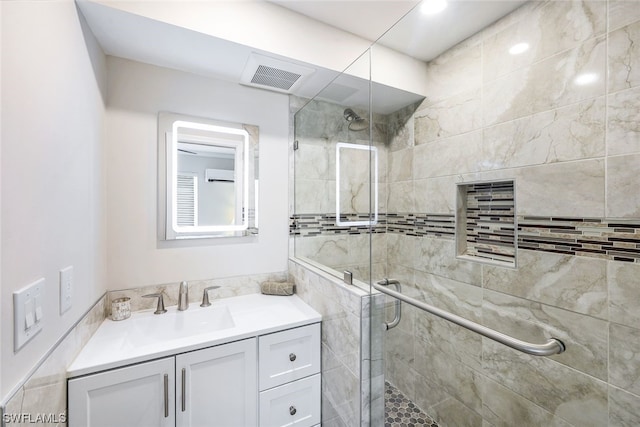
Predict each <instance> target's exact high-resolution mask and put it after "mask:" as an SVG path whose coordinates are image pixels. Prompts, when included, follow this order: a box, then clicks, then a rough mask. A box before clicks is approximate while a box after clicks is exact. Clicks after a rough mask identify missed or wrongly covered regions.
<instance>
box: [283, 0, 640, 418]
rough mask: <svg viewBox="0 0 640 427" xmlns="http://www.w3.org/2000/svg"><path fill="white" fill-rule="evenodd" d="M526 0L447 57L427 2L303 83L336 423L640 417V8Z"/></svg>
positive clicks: (302, 252)
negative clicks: (330, 70)
mask: <svg viewBox="0 0 640 427" xmlns="http://www.w3.org/2000/svg"><path fill="white" fill-rule="evenodd" d="M455 3H456V5H455V7H456V8H464V7H465V3H467V2H464V1H459V2H455ZM470 3H475V4H476V5H478V4H480V5H481V8H482V7H483V6H486V7H487V8H489V6H491V5H492V4H495V3H505V2H485V3H486V4H484V3H483V2H482V1H480V2H479V1H475V2H470ZM506 3H509V2H506ZM512 6H513V7H511V10H509V11H505V13H506V15H504V16H502V17H501V18H499V19H497V20H495V21H492V22H490V23H488V24H487V25H483V27H482V28H478V29H477V31H476V32H475V33H474V34H471V35H468V36H467V37H466V38H464V39H463V40H458V41H455V42H453V43H452V45H451V46H450V47H449V48H448V49H446V50H445V51H443V52H439V53H437V54H434V56H433V57H430V58H424V57H418V56H420V55H421V54H419V53H417V52H418V50H419V49H418V47H419V46H420V45H423V44H429V43H430V40H429V39H424V38H421V37H423V28H422V27H421V26H420V25H422V24H421V23H420V22H421V21H420V20H423V19H425V18H424V17H422V16H420V12H419V8H418V7H417V8H416V9H414V10H413V11H412V12H410V13H409V14H408V15H406V16H405V17H404V18H403V19H402V20H401V21H399V22H398V23H397V24H396V25H395V26H394V27H393V28H391V29H390V30H389V31H388V32H387V33H385V35H384V36H383V37H382V38H381V39H380V40H378V42H377V43H376V44H374V45H373V46H372V47H371V49H369V50H368V51H367V52H365V53H364V54H363V55H362V56H361V57H360V58H358V59H357V60H356V61H355V62H354V63H353V64H352V66H351V67H349V69H347V70H345V72H344V73H342V74H341V75H340V76H339V77H338V78H337V79H336V80H334V81H333V82H332V83H331V84H330V85H329V86H327V87H326V88H325V89H324V90H323V91H322V92H320V93H319V94H318V95H317V96H316V97H315V98H314V99H313V100H301V99H296V100H293V102H292V106H293V107H294V108H293V109H294V110H295V120H294V135H295V137H294V140H295V142H294V143H293V145H294V151H293V162H294V172H293V177H294V179H293V183H294V190H293V192H294V197H293V200H294V206H293V212H292V217H291V235H292V241H293V247H294V250H293V254H294V256H295V258H296V259H299V260H302V261H303V262H304V263H305V265H308V266H309V267H308V268H309V269H311V270H313V271H320V272H321V273H318V274H324V275H326V276H327V277H334V278H336V279H333V281H332V282H327V283H332V284H333V286H334V289H332V290H331V291H329V290H326V289H325V288H322V289H319V290H318V291H317V292H318V294H321V293H326V294H330V292H336V294H337V295H338V296H337V297H335V299H334V300H330V299H327V301H329V302H326V303H323V304H324V305H323V306H322V307H321V308H322V309H323V310H324V313H323V314H325V317H326V318H327V319H328V322H327V323H328V324H327V326H326V327H325V328H324V329H325V330H324V331H323V352H325V353H326V354H327V356H326V359H324V360H323V364H324V366H325V367H326V368H327V369H328V370H331V369H335V371H334V372H336V373H337V374H335V375H331V374H329V375H324V376H323V382H324V384H323V425H347V426H351V425H357V424H358V423H357V422H355V421H354V420H356V419H357V420H358V422H359V423H360V424H361V425H383V424H385V422H386V423H387V424H390V425H394V424H398V425H399V424H401V423H403V422H406V423H413V424H415V425H420V424H422V425H425V424H426V425H428V423H431V420H434V421H435V422H437V423H438V425H442V426H478V427H480V426H483V427H484V426H489V425H491V426H515V425H517V426H540V425H561V426H614V425H615V426H619V425H628V426H632V425H638V424H640V409H639V408H640V385H639V384H640V356H639V355H640V344H638V343H640V329H638V328H639V326H638V325H640V314H639V313H640V290H638V289H639V288H638V286H637V278H638V277H640V198H639V197H638V192H637V186H638V185H640V179H639V178H638V176H640V174H639V173H638V172H639V171H638V169H639V166H638V165H640V143H639V142H638V141H640V131H638V125H637V124H638V111H639V110H640V71H639V70H640V49H638V46H640V8H638V7H637V3H634V2H633V1H621V0H618V1H616V0H608V1H597V0H596V1H578V0H576V1H530V2H527V3H524V4H522V2H520V3H518V4H516V3H513V5H512ZM515 6H519V7H517V8H516V7H515ZM459 10H463V9H459ZM430 19H432V18H430ZM447 36H448V34H447ZM403 37H404V39H403ZM443 37H445V35H443ZM398 40H405V46H401V47H403V48H404V49H400V46H399V45H398V44H397V43H398ZM394 43H396V44H394ZM411 43H414V44H415V46H413V45H410V44H411ZM414 48H415V49H414ZM392 49H393V51H391V50H392ZM412 49H414V51H415V52H416V54H415V57H414V58H412V60H413V63H412V62H411V61H405V62H401V61H398V62H396V61H392V60H390V58H393V57H394V56H393V55H400V54H399V53H398V52H397V50H401V51H404V52H405V54H404V55H409V54H410V53H407V52H411V51H412ZM404 59H406V57H405V58H404ZM400 63H402V66H401V67H400V66H397V67H396V65H398V64H400ZM311 270H309V271H311ZM314 274H315V273H314ZM338 279H339V280H343V281H344V282H345V283H346V282H348V283H351V284H349V285H347V284H344V285H336V283H338ZM314 286H317V287H318V288H321V287H323V286H328V285H325V284H324V282H323V283H322V284H320V283H319V282H318V283H315V284H314ZM347 290H351V291H350V292H351V294H352V295H356V296H358V297H359V298H361V301H362V303H361V308H362V310H361V311H358V310H355V309H354V310H352V312H349V310H348V309H347V310H342V311H340V310H339V309H338V308H337V307H338V305H339V304H333V303H334V302H335V301H338V302H341V301H342V299H343V298H346V297H344V296H343V295H346V294H345V292H347ZM400 300H402V301H403V302H401V303H398V301H400ZM434 312H435V313H436V314H435V315H434V314H433V313H434ZM443 314H444V316H445V318H442V315H443ZM354 319H355V320H354ZM460 319H462V321H461V320H460ZM356 320H357V321H359V322H360V323H359V327H358V328H356V327H355V326H353V324H354V322H355V321H356ZM452 320H453V321H452ZM331 322H333V323H334V325H337V326H338V327H334V325H332V324H331ZM461 323H462V326H461ZM476 325H478V327H476ZM469 326H471V329H469V328H468V327H469ZM340 327H343V328H342V329H345V330H347V331H346V332H345V333H344V334H342V333H341V332H340V331H339V329H340ZM337 330H338V331H337ZM487 330H488V331H487ZM494 332H497V334H494ZM347 333H349V334H351V335H349V336H350V337H352V338H345V337H346V336H347ZM487 335H489V336H487ZM356 336H357V337H358V339H359V341H358V344H359V346H360V347H359V350H358V352H352V351H347V348H349V346H350V345H352V344H354V342H355V340H356V338H353V337H356ZM505 336H506V338H504V337H505ZM511 338H515V339H517V340H519V341H521V342H520V343H516V344H517V345H515V346H514V345H512V344H513V340H512V339H511ZM496 339H497V341H496ZM505 344H506V345H505ZM520 344H522V345H520ZM514 347H515V348H514ZM518 347H521V348H519V349H518ZM565 349H566V350H565ZM522 350H524V352H523V351H522ZM356 353H357V354H356ZM527 353H529V354H527ZM531 353H533V354H531ZM323 357H325V356H324V355H323ZM323 369H324V367H323ZM349 375H353V376H354V377H358V378H359V382H358V383H357V384H356V383H348V381H346V380H345V378H347V377H349ZM341 387H342V389H344V390H342V391H337V390H339V389H340V388H341ZM356 387H357V390H356V389H355V388H356ZM341 393H344V394H341ZM354 394H358V395H359V396H360V400H359V401H358V402H356V403H353V402H350V401H349V399H348V398H345V396H350V395H351V396H352V395H354ZM385 396H386V397H387V399H384V397H385ZM355 400H357V399H355ZM385 400H386V402H385ZM353 414H356V415H353ZM354 417H355V418H354Z"/></svg>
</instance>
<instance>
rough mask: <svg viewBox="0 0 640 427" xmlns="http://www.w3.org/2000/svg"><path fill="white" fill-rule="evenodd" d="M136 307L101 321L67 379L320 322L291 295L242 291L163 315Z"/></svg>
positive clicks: (68, 373) (306, 306) (301, 302)
mask: <svg viewBox="0 0 640 427" xmlns="http://www.w3.org/2000/svg"><path fill="white" fill-rule="evenodd" d="M153 311H154V310H144V311H138V312H134V313H132V314H131V317H130V318H129V319H126V320H122V321H117V322H115V321H113V320H111V319H105V320H104V321H103V322H102V324H101V325H100V327H99V328H98V330H97V331H96V333H95V334H94V335H93V336H92V337H91V339H90V340H89V342H88V343H87V345H86V346H85V347H84V348H83V349H82V351H81V352H80V354H79V355H78V357H76V359H75V360H74V361H73V363H72V364H71V366H70V367H69V368H68V369H67V376H68V377H76V376H80V375H86V374H91V373H94V372H98V371H104V370H106V369H112V368H117V367H121V366H125V365H129V364H132V363H138V362H142V361H146V360H151V359H157V358H159V357H165V356H171V355H174V354H178V353H183V352H186V351H193V350H198V349H201V348H205V347H211V346H214V345H219V344H225V343H228V342H231V341H237V340H240V339H244V338H250V337H255V336H258V335H264V334H268V333H271V332H276V331H279V330H283V329H289V328H294V327H298V326H303V325H308V324H311V323H316V322H320V321H321V320H322V318H321V316H320V314H318V313H317V312H316V311H315V310H313V309H312V308H311V307H309V306H308V305H307V304H306V303H304V302H303V301H302V300H301V299H300V298H298V297H297V296H295V295H293V296H269V295H262V294H251V295H243V296H237V297H232V298H224V299H219V300H215V301H212V304H211V306H210V307H204V308H202V307H200V306H199V304H197V303H191V304H190V306H189V309H188V310H186V311H177V307H176V306H172V307H167V313H165V314H159V315H154V314H153Z"/></svg>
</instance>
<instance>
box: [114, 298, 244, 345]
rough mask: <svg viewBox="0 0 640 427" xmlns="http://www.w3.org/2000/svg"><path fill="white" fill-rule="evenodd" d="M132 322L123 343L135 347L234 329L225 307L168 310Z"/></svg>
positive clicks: (147, 314)
mask: <svg viewBox="0 0 640 427" xmlns="http://www.w3.org/2000/svg"><path fill="white" fill-rule="evenodd" d="M134 320H135V321H133V322H129V323H128V324H127V326H128V328H127V329H126V332H125V334H126V336H125V343H126V344H130V345H132V346H135V347H140V346H145V345H151V344H156V343H158V342H166V341H173V340H179V339H183V338H189V337H193V336H197V335H203V334H209V333H211V332H215V331H220V330H223V329H229V328H233V327H234V326H235V323H234V322H233V318H232V317H231V312H230V311H229V307H227V306H226V305H218V306H212V307H204V308H202V307H197V308H194V307H192V308H189V310H188V311H170V312H168V313H165V314H158V315H150V313H144V315H142V316H139V317H138V318H136V319H134Z"/></svg>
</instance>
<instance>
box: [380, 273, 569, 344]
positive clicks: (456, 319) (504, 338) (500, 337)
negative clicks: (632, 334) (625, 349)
mask: <svg viewBox="0 0 640 427" xmlns="http://www.w3.org/2000/svg"><path fill="white" fill-rule="evenodd" d="M387 282H388V283H392V281H389V280H388V279H385V280H381V281H379V282H377V283H373V285H372V286H373V287H374V288H375V289H376V290H378V291H380V292H382V293H383V294H387V295H390V296H392V297H394V298H397V299H399V300H400V301H404V302H406V303H407V304H411V305H412V306H414V307H417V308H419V309H420V310H424V311H426V312H427V313H431V314H434V315H436V316H438V317H441V318H443V319H445V320H448V321H449V322H452V323H455V324H456V325H459V326H462V327H463V328H466V329H469V330H470V331H473V332H475V333H477V334H480V335H482V336H485V337H487V338H490V339H492V340H494V341H497V342H499V343H501V344H504V345H506V346H507V347H511V348H513V349H515V350H518V351H521V352H523V353H526V354H531V355H533V356H551V355H554V354H560V353H562V352H564V351H565V350H566V347H565V345H564V343H563V342H562V341H560V340H559V339H557V338H549V340H548V341H547V342H546V343H544V344H532V343H528V342H526V341H521V340H519V339H517V338H513V337H510V336H509V335H505V334H503V333H500V332H498V331H495V330H493V329H490V328H487V327H486V326H482V325H479V324H477V323H475V322H472V321H470V320H468V319H465V318H464V317H460V316H457V315H455V314H452V313H449V312H448V311H444V310H441V309H439V308H437V307H433V306H431V305H429V304H425V303H423V302H422V301H418V300H416V299H413V298H411V297H408V296H406V295H403V294H401V293H400V292H396V291H392V290H391V289H388V288H386V287H385V286H384V285H385V284H386V283H387Z"/></svg>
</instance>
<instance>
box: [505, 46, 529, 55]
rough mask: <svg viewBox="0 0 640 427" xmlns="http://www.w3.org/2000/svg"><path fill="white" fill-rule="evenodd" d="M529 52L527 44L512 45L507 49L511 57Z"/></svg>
mask: <svg viewBox="0 0 640 427" xmlns="http://www.w3.org/2000/svg"><path fill="white" fill-rule="evenodd" d="M528 50H529V43H518V44H514V45H513V46H511V47H510V48H509V53H510V54H511V55H520V54H521V53H524V52H526V51H528Z"/></svg>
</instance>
